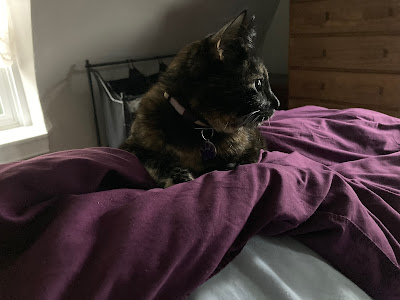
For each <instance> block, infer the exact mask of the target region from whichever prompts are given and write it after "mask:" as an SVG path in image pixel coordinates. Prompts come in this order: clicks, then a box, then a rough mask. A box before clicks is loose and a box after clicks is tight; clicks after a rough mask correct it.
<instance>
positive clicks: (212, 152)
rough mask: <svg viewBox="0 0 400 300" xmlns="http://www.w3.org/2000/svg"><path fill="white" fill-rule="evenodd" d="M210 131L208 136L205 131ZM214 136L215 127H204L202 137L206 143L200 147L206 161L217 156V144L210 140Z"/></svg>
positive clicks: (202, 156)
mask: <svg viewBox="0 0 400 300" xmlns="http://www.w3.org/2000/svg"><path fill="white" fill-rule="evenodd" d="M206 131H208V132H210V136H209V137H206V136H205V132H206ZM213 136H214V129H212V128H211V129H203V130H202V131H201V137H202V138H203V140H204V144H203V146H202V147H201V149H200V154H201V158H202V159H203V160H204V161H207V160H210V159H213V158H215V157H216V156H217V148H216V147H215V145H214V144H213V143H212V142H211V141H210V139H212V137H213Z"/></svg>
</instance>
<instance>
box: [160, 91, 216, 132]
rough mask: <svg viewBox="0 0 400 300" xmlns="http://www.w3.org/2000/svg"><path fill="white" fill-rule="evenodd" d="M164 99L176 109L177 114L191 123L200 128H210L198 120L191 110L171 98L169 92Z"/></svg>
mask: <svg viewBox="0 0 400 300" xmlns="http://www.w3.org/2000/svg"><path fill="white" fill-rule="evenodd" d="M164 98H165V99H167V100H168V102H169V103H170V104H171V105H172V107H173V108H175V110H176V111H177V113H178V114H180V115H181V116H182V117H183V118H184V119H186V120H187V121H190V122H192V123H194V124H196V125H199V126H203V127H207V128H210V125H207V124H205V123H204V122H202V121H200V120H198V118H197V117H196V116H195V115H194V114H193V113H192V112H191V111H190V110H189V109H186V108H184V107H183V106H182V105H180V104H179V102H178V101H177V100H176V99H175V98H173V97H171V95H169V94H168V93H167V92H165V93H164Z"/></svg>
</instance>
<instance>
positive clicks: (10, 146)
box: [0, 126, 49, 163]
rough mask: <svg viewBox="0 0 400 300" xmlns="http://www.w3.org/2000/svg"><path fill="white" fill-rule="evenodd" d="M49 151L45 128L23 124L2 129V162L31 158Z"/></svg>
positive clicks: (0, 151)
mask: <svg viewBox="0 0 400 300" xmlns="http://www.w3.org/2000/svg"><path fill="white" fill-rule="evenodd" d="M48 152H49V139H48V135H47V132H46V130H45V129H44V128H38V127H35V126H23V127H18V128H13V129H8V130H2V131H0V163H8V162H12V161H17V160H22V159H26V158H31V157H34V156H37V155H40V154H44V153H48Z"/></svg>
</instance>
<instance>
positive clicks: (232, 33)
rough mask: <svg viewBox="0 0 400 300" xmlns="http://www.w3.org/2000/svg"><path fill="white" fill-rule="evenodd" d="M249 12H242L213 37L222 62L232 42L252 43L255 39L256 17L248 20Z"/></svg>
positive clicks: (212, 39)
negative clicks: (254, 22) (239, 40)
mask: <svg viewBox="0 0 400 300" xmlns="http://www.w3.org/2000/svg"><path fill="white" fill-rule="evenodd" d="M246 16H247V11H246V10H244V11H242V12H241V13H240V14H239V15H238V16H237V17H236V18H234V19H233V20H232V21H231V22H229V23H228V24H226V25H225V26H224V27H222V28H221V29H220V30H219V31H218V32H217V33H215V34H213V35H212V36H211V41H212V43H213V46H214V47H215V49H216V52H217V55H218V57H219V59H220V60H223V58H224V51H225V50H226V48H227V47H228V44H229V43H230V42H231V41H232V40H238V39H239V38H240V39H242V40H243V41H246V42H250V44H251V43H252V39H253V38H254V36H255V34H254V30H253V29H252V28H253V21H254V17H252V18H250V19H249V20H246Z"/></svg>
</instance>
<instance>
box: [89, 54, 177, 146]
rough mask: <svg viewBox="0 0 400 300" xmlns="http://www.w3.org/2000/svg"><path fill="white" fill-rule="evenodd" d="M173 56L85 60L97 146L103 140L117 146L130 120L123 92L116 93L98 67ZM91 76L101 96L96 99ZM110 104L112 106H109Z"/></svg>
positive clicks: (171, 55) (126, 133) (108, 144)
mask: <svg viewBox="0 0 400 300" xmlns="http://www.w3.org/2000/svg"><path fill="white" fill-rule="evenodd" d="M174 56H175V54H169V55H161V56H153V57H146V58H140V59H126V60H121V61H111V62H105V63H96V64H91V63H90V62H89V60H86V64H85V67H86V71H87V76H88V81H89V87H90V95H91V98H92V105H93V112H94V113H93V115H94V121H95V125H96V138H97V145H98V146H101V145H102V142H104V140H105V141H106V143H107V146H111V147H118V146H119V141H120V140H121V139H123V138H126V137H127V135H128V134H129V125H130V122H131V120H130V118H129V115H128V113H127V112H128V108H127V98H126V96H125V95H124V94H123V93H121V94H117V93H116V92H114V91H113V89H112V87H111V86H110V85H109V84H108V82H107V81H106V80H104V79H103V77H102V76H101V73H100V69H101V68H102V67H107V66H117V65H129V64H133V63H138V62H145V61H152V60H154V61H156V60H158V61H159V60H161V59H166V58H172V57H174ZM93 78H95V80H96V81H97V83H98V86H99V96H100V97H101V98H102V99H97V101H96V97H95V92H94V85H93ZM105 99H108V101H102V100H105ZM111 106H112V107H113V108H111ZM102 136H103V138H102Z"/></svg>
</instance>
